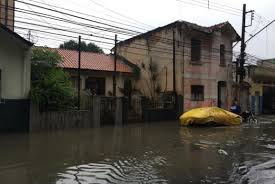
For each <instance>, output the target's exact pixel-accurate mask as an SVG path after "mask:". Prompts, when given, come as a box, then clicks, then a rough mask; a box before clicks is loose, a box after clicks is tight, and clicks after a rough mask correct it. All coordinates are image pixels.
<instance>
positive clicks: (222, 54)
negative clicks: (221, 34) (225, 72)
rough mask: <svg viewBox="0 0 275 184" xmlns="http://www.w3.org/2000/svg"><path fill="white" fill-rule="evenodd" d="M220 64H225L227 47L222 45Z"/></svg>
mask: <svg viewBox="0 0 275 184" xmlns="http://www.w3.org/2000/svg"><path fill="white" fill-rule="evenodd" d="M220 65H221V66H225V47H224V45H220Z"/></svg>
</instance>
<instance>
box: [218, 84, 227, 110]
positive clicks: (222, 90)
mask: <svg viewBox="0 0 275 184" xmlns="http://www.w3.org/2000/svg"><path fill="white" fill-rule="evenodd" d="M226 99H227V98H226V82H225V81H219V82H218V107H220V108H223V109H225V108H226Z"/></svg>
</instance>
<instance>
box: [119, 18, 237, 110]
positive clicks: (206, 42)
mask: <svg viewBox="0 0 275 184" xmlns="http://www.w3.org/2000/svg"><path fill="white" fill-rule="evenodd" d="M173 31H174V32H175V55H176V57H175V58H176V59H175V60H176V61H175V62H176V72H175V73H176V82H175V83H176V86H175V88H176V92H177V94H178V95H182V96H183V98H184V105H183V106H184V111H187V110H190V109H192V108H196V107H204V106H219V107H222V108H225V109H228V108H229V106H230V105H231V103H232V100H233V99H232V90H231V88H232V83H233V80H232V43H233V42H236V41H238V40H240V36H239V35H238V34H237V32H236V31H235V29H234V28H233V27H232V25H231V24H230V23H228V22H224V23H221V24H217V25H214V26H210V27H203V26H199V25H196V24H193V23H189V22H186V21H176V22H173V23H171V24H168V25H166V26H163V27H159V28H157V29H154V30H152V31H149V32H146V33H144V34H140V35H138V36H135V37H132V38H130V39H127V40H125V41H122V42H120V43H118V46H117V50H118V51H117V52H118V54H119V55H120V56H123V57H124V58H126V59H127V60H129V61H130V62H132V63H133V64H135V65H137V66H138V67H139V68H142V67H143V66H144V65H147V66H148V65H149V64H150V63H156V64H157V66H158V72H159V73H158V80H157V81H158V83H159V85H160V88H161V91H162V92H166V91H172V90H173ZM142 65H143V66H142ZM146 81H148V75H147V73H146V72H145V71H144V70H141V77H140V80H139V81H138V83H137V86H138V88H139V89H143V90H144V91H145V94H146V95H147V96H149V95H150V94H149V93H150V92H149V90H148V84H146Z"/></svg>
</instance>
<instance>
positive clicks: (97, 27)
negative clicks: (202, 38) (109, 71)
mask: <svg viewBox="0 0 275 184" xmlns="http://www.w3.org/2000/svg"><path fill="white" fill-rule="evenodd" d="M40 8H43V7H40ZM21 10H22V9H21ZM17 11H18V10H17ZM21 12H22V11H21ZM23 13H26V12H23ZM28 13H30V12H28ZM35 13H37V14H39V15H40V16H45V14H42V15H41V13H40V12H35ZM33 15H36V14H33ZM71 16H74V15H71ZM46 18H53V16H50V17H49V15H47V16H46ZM54 20H59V21H60V18H59V17H57V18H56V17H54ZM61 20H62V21H64V19H61ZM65 20H66V19H65ZM66 21H68V20H66ZM69 23H76V22H69ZM78 25H80V24H78ZM86 26H87V25H86ZM88 27H91V26H88ZM91 28H95V29H100V28H98V27H94V26H93V27H91ZM101 30H102V28H101ZM103 31H108V30H104V29H103ZM161 39H166V40H171V39H167V38H161ZM178 42H180V41H178ZM184 44H186V43H184ZM213 50H217V51H219V49H213ZM229 52H231V51H229Z"/></svg>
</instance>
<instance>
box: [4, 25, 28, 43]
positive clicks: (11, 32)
mask: <svg viewBox="0 0 275 184" xmlns="http://www.w3.org/2000/svg"><path fill="white" fill-rule="evenodd" d="M0 29H3V30H4V31H5V32H7V33H8V34H10V35H12V36H13V37H14V38H16V39H17V40H19V41H20V42H22V43H23V44H24V45H26V46H27V47H32V46H33V43H32V42H30V41H28V40H26V39H24V38H23V37H21V36H20V35H19V34H17V33H15V32H14V31H12V30H10V29H9V28H7V27H6V26H4V25H3V24H1V23H0Z"/></svg>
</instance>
